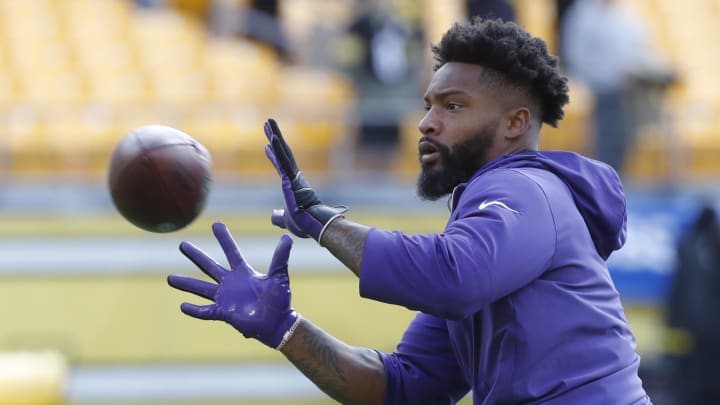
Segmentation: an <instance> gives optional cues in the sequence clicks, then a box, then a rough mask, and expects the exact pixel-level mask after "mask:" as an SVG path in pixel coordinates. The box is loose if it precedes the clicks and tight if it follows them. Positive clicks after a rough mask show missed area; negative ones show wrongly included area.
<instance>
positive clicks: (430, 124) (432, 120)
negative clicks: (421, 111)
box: [418, 110, 440, 136]
mask: <svg viewBox="0 0 720 405" xmlns="http://www.w3.org/2000/svg"><path fill="white" fill-rule="evenodd" d="M418 129H419V130H420V133H421V134H423V135H425V136H432V135H437V134H438V133H439V132H440V125H439V123H438V120H437V117H435V114H433V112H432V110H428V112H426V113H425V116H424V117H423V118H422V119H421V120H420V123H419V124H418Z"/></svg>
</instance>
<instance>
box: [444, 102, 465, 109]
mask: <svg viewBox="0 0 720 405" xmlns="http://www.w3.org/2000/svg"><path fill="white" fill-rule="evenodd" d="M460 107H462V106H461V105H460V104H455V103H448V105H447V109H448V110H457V109H459V108H460Z"/></svg>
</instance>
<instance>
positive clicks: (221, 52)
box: [203, 38, 280, 104]
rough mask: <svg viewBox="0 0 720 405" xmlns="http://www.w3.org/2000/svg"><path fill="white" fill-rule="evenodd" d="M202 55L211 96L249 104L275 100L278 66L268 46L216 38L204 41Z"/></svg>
mask: <svg viewBox="0 0 720 405" xmlns="http://www.w3.org/2000/svg"><path fill="white" fill-rule="evenodd" d="M203 56H204V69H205V70H206V71H207V74H208V78H209V86H210V88H209V91H210V97H211V98H212V99H214V100H216V101H220V102H232V103H249V104H266V103H268V102H270V101H273V100H275V98H276V92H277V86H278V80H279V76H278V75H279V69H280V66H279V62H278V61H277V59H276V57H275V54H274V53H273V52H272V51H271V50H270V49H269V48H266V47H264V46H261V45H258V44H255V43H253V42H250V41H242V40H228V39H217V38H216V39H211V40H210V41H209V42H208V43H207V46H206V49H205V53H204V55H203Z"/></svg>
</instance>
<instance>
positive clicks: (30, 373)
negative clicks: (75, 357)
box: [0, 351, 68, 405]
mask: <svg viewBox="0 0 720 405" xmlns="http://www.w3.org/2000/svg"><path fill="white" fill-rule="evenodd" d="M67 379H68V362H67V359H66V358H65V356H64V355H63V354H61V353H59V352H55V351H37V352H3V353H0V405H61V404H63V403H65V392H66V387H67Z"/></svg>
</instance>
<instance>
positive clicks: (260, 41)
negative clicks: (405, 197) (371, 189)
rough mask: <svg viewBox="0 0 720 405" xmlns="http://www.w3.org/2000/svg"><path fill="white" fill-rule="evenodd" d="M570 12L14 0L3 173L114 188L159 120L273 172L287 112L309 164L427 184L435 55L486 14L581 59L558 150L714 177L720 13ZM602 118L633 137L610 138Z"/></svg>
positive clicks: (665, 5) (459, 1)
mask: <svg viewBox="0 0 720 405" xmlns="http://www.w3.org/2000/svg"><path fill="white" fill-rule="evenodd" d="M594 2H595V0H588V1H579V2H577V3H594ZM572 3H573V2H571V1H568V0H564V1H563V0H558V1H554V0H514V1H497V0H490V1H482V0H475V1H473V0H418V1H411V0H393V1H377V0H374V1H366V2H359V1H353V0H284V1H262V0H259V1H250V0H137V1H128V0H33V1H13V0H3V1H0V20H1V22H2V24H0V133H1V134H2V137H0V157H1V158H0V159H1V160H0V162H1V163H2V164H3V166H4V170H3V176H4V177H6V178H11V179H23V178H28V177H38V176H39V177H40V178H47V177H48V176H51V177H57V176H58V175H64V174H67V175H69V176H70V177H71V178H73V179H78V178H80V179H90V180H93V179H95V180H96V179H98V178H102V177H103V176H104V174H105V169H106V165H107V158H108V156H109V153H110V151H111V150H112V147H113V146H114V145H115V144H116V142H117V141H118V139H119V138H120V137H121V136H122V135H124V134H125V133H127V132H128V131H129V130H131V129H132V128H134V127H137V126H140V125H146V124H148V123H162V124H166V125H171V126H175V127H177V128H179V129H181V130H184V131H186V132H187V133H189V134H191V135H192V136H194V137H196V138H198V139H199V140H200V141H202V142H203V143H205V144H206V145H207V146H208V147H209V148H210V150H211V152H212V153H213V155H214V157H215V160H216V172H218V173H251V172H252V173H268V172H269V171H268V167H267V165H266V164H265V162H264V157H263V156H262V153H258V150H260V149H259V147H260V146H261V145H262V143H263V137H262V134H261V133H259V132H260V128H261V125H262V122H263V120H264V119H265V118H266V117H268V116H274V117H276V118H277V119H278V120H279V122H280V123H281V124H282V127H283V128H284V129H285V132H286V133H287V135H288V136H290V137H291V138H292V139H293V145H294V146H295V148H296V149H297V150H298V151H299V153H300V154H306V155H308V157H307V158H305V159H304V160H305V166H307V169H306V170H317V171H318V172H319V173H320V175H324V174H338V173H340V174H344V173H347V170H348V169H349V170H353V169H356V168H360V169H382V170H385V169H389V171H388V172H387V173H388V175H390V176H397V177H399V178H408V177H414V175H415V170H416V152H415V149H416V146H415V144H416V139H417V136H418V135H417V132H418V131H417V129H416V128H417V122H418V120H419V117H420V114H421V113H422V103H421V98H422V97H421V96H422V92H423V91H424V87H425V85H426V83H427V80H428V79H429V77H430V74H431V70H430V69H431V66H432V62H431V59H430V58H431V56H430V53H429V44H432V43H434V42H437V41H438V40H439V38H440V36H441V34H442V33H443V32H444V31H445V30H446V29H447V28H448V27H449V26H450V25H451V24H452V22H454V21H458V20H462V19H466V18H468V16H470V15H482V16H493V17H502V18H506V19H514V20H516V21H518V22H519V23H521V24H523V25H524V26H525V27H526V28H527V29H528V30H529V31H530V32H531V33H532V34H534V35H537V36H540V37H542V38H543V39H545V40H546V42H547V43H548V46H549V47H550V49H551V51H552V52H554V53H556V54H562V53H563V52H562V50H563V48H568V50H567V51H566V52H565V53H566V55H562V56H563V57H564V59H562V61H563V62H562V63H561V64H562V66H563V68H566V67H567V69H565V70H566V72H567V73H569V74H570V76H571V79H572V80H571V88H572V90H571V103H570V105H569V106H568V107H567V112H566V118H565V119H564V120H563V121H562V123H561V125H560V126H559V128H557V129H555V128H546V129H544V131H543V137H542V142H543V144H542V147H543V148H546V149H569V150H575V151H579V152H583V153H586V154H588V155H591V156H593V155H595V156H597V157H599V158H602V160H612V162H611V163H613V164H614V165H615V166H616V167H617V168H618V169H619V170H620V171H622V172H623V174H624V175H626V178H627V179H628V181H638V182H642V183H647V182H650V183H662V182H666V181H681V182H685V181H695V180H699V181H702V180H707V179H712V178H714V176H715V175H717V173H718V172H719V171H720V167H719V166H720V147H719V146H718V145H719V142H718V139H719V138H718V137H719V136H720V135H719V133H720V132H719V131H720V114H718V110H719V109H720V96H718V94H720V91H718V90H719V89H720V78H718V76H717V75H716V74H714V67H715V66H716V65H717V63H718V60H719V58H720V48H718V47H716V46H713V44H712V43H708V41H710V42H712V41H711V40H710V39H711V38H717V37H718V36H719V35H720V33H719V32H718V30H720V28H719V26H718V24H717V19H718V17H720V3H719V2H718V1H715V0H692V1H688V2H682V3H679V2H677V1H672V0H657V1H655V0H653V1H651V0H617V1H614V2H609V3H616V4H615V5H613V6H611V8H612V9H616V8H622V9H623V10H622V11H617V12H616V11H612V12H610V11H607V12H605V11H602V10H600V9H598V7H596V8H595V9H594V10H592V9H591V10H572V7H571V5H572ZM600 3H604V2H600ZM576 6H577V4H576ZM599 7H605V6H599ZM576 8H582V7H576ZM586 8H587V7H586ZM568 10H569V12H567V11H568ZM583 13H584V14H585V15H587V13H590V14H591V15H596V18H590V19H589V21H591V22H596V23H597V24H595V26H596V27H593V24H588V23H587V21H582V18H585V16H584V15H583ZM593 13H594V14H593ZM603 13H604V14H603ZM614 14H624V15H622V16H620V15H614ZM566 16H569V17H570V18H567V19H565V18H564V17H566ZM623 19H624V21H623ZM566 20H569V21H566ZM573 20H575V21H577V22H578V23H577V24H573ZM578 25H579V26H580V27H581V29H580V30H578V27H577V26H578ZM593 29H597V30H601V31H602V34H596V33H595V32H592V30H593ZM613 30H614V32H613ZM566 31H567V33H568V34H567V35H565V36H563V35H562V34H563V33H564V32H566ZM564 38H568V39H569V40H565V39H564ZM618 41H619V42H618ZM566 43H567V44H566ZM576 61H579V63H575V66H573V62H576ZM583 62H584V63H583ZM566 65H567V66H566ZM583 65H586V66H583ZM587 65H590V66H589V67H590V68H594V67H596V69H594V71H595V72H598V71H602V72H605V73H604V75H605V76H606V77H599V78H598V77H593V75H592V74H589V75H588V74H587V73H586V72H585V71H583V69H584V70H587V68H588V66H587ZM595 76H597V75H595ZM598 81H599V82H600V84H598V85H596V83H598ZM598 86H601V88H599V87H598ZM602 86H604V87H602ZM608 87H611V91H604V90H607V88H608ZM609 92H610V93H612V92H614V94H616V95H617V94H622V97H621V98H620V99H618V98H615V99H613V98H612V96H611V97H605V96H606V95H607V93H609ZM621 104H622V105H621ZM602 114H605V115H602ZM595 116H601V117H605V116H607V117H608V119H603V120H594V119H593V117H595ZM602 122H606V123H607V122H611V124H608V125H612V123H615V125H614V126H613V127H612V128H611V133H612V134H619V135H616V136H604V134H605V132H604V131H606V130H607V128H604V127H603V125H602ZM617 138H621V139H617ZM628 156H631V158H628ZM238 170H241V171H238Z"/></svg>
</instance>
